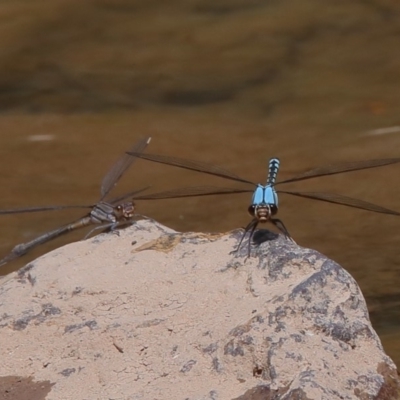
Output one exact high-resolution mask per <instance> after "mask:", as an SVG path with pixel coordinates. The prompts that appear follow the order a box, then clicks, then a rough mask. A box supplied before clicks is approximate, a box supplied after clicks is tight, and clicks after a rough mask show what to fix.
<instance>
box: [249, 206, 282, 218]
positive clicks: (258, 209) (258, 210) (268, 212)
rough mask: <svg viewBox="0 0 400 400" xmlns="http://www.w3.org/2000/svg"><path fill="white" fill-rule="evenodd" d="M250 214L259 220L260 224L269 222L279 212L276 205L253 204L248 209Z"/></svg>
mask: <svg viewBox="0 0 400 400" xmlns="http://www.w3.org/2000/svg"><path fill="white" fill-rule="evenodd" d="M248 212H249V214H250V215H251V216H252V217H254V218H257V220H258V221H260V222H267V221H268V220H269V219H270V218H271V217H272V216H273V215H275V214H276V213H277V212H278V207H277V206H276V205H275V204H259V205H255V204H252V205H251V206H250V207H249V208H248Z"/></svg>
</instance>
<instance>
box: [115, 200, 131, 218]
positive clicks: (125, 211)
mask: <svg viewBox="0 0 400 400" xmlns="http://www.w3.org/2000/svg"><path fill="white" fill-rule="evenodd" d="M114 213H115V217H116V218H117V220H118V219H121V218H125V219H131V218H132V217H133V216H134V214H135V204H134V203H133V202H130V203H122V204H118V205H117V206H116V207H115V209H114Z"/></svg>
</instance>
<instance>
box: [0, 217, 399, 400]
mask: <svg viewBox="0 0 400 400" xmlns="http://www.w3.org/2000/svg"><path fill="white" fill-rule="evenodd" d="M241 234H242V231H235V232H231V233H227V234H204V233H177V232H175V231H173V230H171V229H168V228H166V227H164V226H162V225H159V224H157V223H155V222H154V221H151V220H142V221H139V222H137V223H136V224H134V225H133V226H132V227H130V228H128V229H125V230H122V231H120V232H119V235H117V234H115V233H109V234H104V235H99V236H96V237H95V238H92V239H89V240H86V241H82V242H78V243H73V244H70V245H67V246H64V247H62V248H60V249H57V250H55V251H53V252H51V253H49V254H47V255H45V256H43V257H41V258H40V259H38V260H36V261H35V262H33V263H31V264H29V265H27V266H26V267H24V268H23V269H21V270H20V271H18V272H17V273H12V274H10V275H8V276H6V277H4V278H3V279H1V280H0V340H1V350H0V351H1V354H0V360H1V363H0V373H1V378H0V390H1V392H0V398H1V399H15V400H18V399H24V398H27V399H33V400H40V399H47V400H60V399H62V400H69V399H71V400H72V399H73V400H80V399H87V400H93V399H101V400H103V399H104V400H106V399H114V400H134V399H135V400H136V399H145V400H153V399H157V400H164V399H166V400H169V399H171V400H175V399H177V400H179V399H181V400H186V399H187V400H231V399H236V400H239V399H240V400H264V399H275V400H278V399H286V400H289V399H313V400H314V399H315V400H317V399H318V400H319V399H324V400H325V399H326V400H334V399H397V398H399V393H400V385H399V381H398V378H397V370H396V366H395V365H394V363H393V361H392V360H391V359H390V358H389V357H388V356H387V355H386V354H385V352H384V350H383V348H382V345H381V342H380V340H379V338H378V336H377V334H376V333H375V331H374V330H373V328H372V327H371V323H370V321H369V317H368V311H367V307H366V304H365V300H364V298H363V296H362V293H361V291H360V289H359V287H358V285H357V283H356V282H355V281H354V279H353V278H352V277H351V276H350V275H349V274H348V273H347V272H346V271H345V270H344V269H343V268H341V267H340V266H339V265H338V264H336V263H335V262H333V261H331V260H329V259H327V258H326V257H324V256H323V255H321V254H320V253H318V252H316V251H314V250H310V249H306V248H301V247H299V246H297V245H296V244H295V243H293V242H291V241H289V240H286V239H285V238H283V237H282V236H278V235H275V234H271V233H268V231H259V232H258V233H257V235H256V241H257V242H258V243H260V242H262V244H260V245H259V246H253V248H252V256H251V257H249V258H247V259H246V256H247V245H246V243H245V244H244V246H243V248H242V249H241V250H240V252H239V254H230V252H231V251H232V250H233V249H234V247H235V246H236V245H237V243H238V239H239V238H240V235H241ZM135 242H136V243H135ZM132 243H134V244H132ZM6 390H8V392H7V391H6ZM18 390H19V391H18ZM23 390H25V392H23ZM21 393H31V394H30V395H29V396H28V397H24V396H23V395H21ZM1 396H3V397H1ZM7 396H8V397H7Z"/></svg>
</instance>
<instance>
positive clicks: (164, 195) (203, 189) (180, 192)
mask: <svg viewBox="0 0 400 400" xmlns="http://www.w3.org/2000/svg"><path fill="white" fill-rule="evenodd" d="M248 192H251V193H252V192H253V190H252V189H233V188H219V187H214V186H193V187H185V188H180V189H173V190H167V191H165V192H159V193H153V194H149V195H147V196H138V197H136V199H138V200H156V199H177V198H180V197H195V196H213V195H220V194H233V193H248Z"/></svg>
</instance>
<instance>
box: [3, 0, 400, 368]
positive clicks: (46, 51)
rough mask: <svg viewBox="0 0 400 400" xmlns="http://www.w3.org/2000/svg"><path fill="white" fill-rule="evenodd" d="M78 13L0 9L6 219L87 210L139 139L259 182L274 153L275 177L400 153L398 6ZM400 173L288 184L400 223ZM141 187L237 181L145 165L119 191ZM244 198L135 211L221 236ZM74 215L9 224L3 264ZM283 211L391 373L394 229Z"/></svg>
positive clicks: (102, 7) (350, 216) (112, 7)
mask: <svg viewBox="0 0 400 400" xmlns="http://www.w3.org/2000/svg"><path fill="white" fill-rule="evenodd" d="M82 4H83V3H82V2H78V1H57V2H54V1H53V0H51V1H50V0H43V1H37V2H34V3H32V2H30V1H24V0H20V1H13V2H3V3H2V4H1V5H0V18H1V20H2V23H1V24H0V29H1V35H0V43H1V46H0V52H1V53H0V54H1V58H0V88H1V90H0V110H1V111H2V113H1V114H0V129H1V135H0V155H1V159H2V164H1V165H2V167H0V184H1V187H2V192H1V194H2V196H1V200H0V207H1V208H10V207H20V206H26V205H47V204H76V203H82V204H86V203H88V204H92V203H94V202H96V201H97V199H98V197H99V186H100V182H101V178H102V176H103V175H104V174H105V173H106V172H107V170H108V168H109V167H110V166H111V165H112V163H113V161H115V160H116V158H118V156H119V155H120V154H122V153H123V152H124V151H125V150H126V149H128V148H129V147H130V146H131V145H132V144H133V143H134V142H135V141H136V140H137V139H138V138H140V137H143V136H146V135H149V136H152V137H153V141H152V143H151V146H150V147H149V152H152V153H162V154H169V155H176V156H184V157H187V158H193V159H198V160H202V161H205V162H210V163H215V164H219V165H222V166H224V167H225V168H226V169H230V170H232V171H234V172H236V173H237V174H239V175H242V176H243V177H245V178H248V179H250V180H255V181H259V182H261V183H262V182H264V181H265V178H266V168H267V162H268V158H269V157H271V156H277V157H279V158H280V159H281V171H280V174H279V177H280V178H281V179H284V178H288V177H290V176H292V175H294V174H295V173H296V172H299V171H302V170H304V169H306V168H309V167H314V166H318V165H322V164H327V163H331V162H341V161H350V160H362V159H369V158H385V157H399V156H400V128H398V126H399V125H400V116H399V115H400V114H399V109H400V95H399V83H400V73H399V71H400V53H399V51H398V49H399V45H400V12H399V11H400V7H399V6H398V2H397V1H394V0H382V1H380V0H377V1H373V0H364V1H362V0H360V1H356V2H348V1H336V2H330V3H329V4H328V3H325V4H324V6H323V7H321V3H320V2H318V1H312V0H302V1H296V0H287V1H279V2H278V1H268V2H266V1H260V0H246V1H244V0H230V1H218V2H216V1H211V0H210V1H206V0H202V1H200V0H197V1H194V0H193V1H189V0H175V1H169V2H168V5H166V4H165V2H162V1H158V2H157V1H150V0H149V1H146V2H143V1H127V0H102V1H100V0H98V1H87V2H85V3H84V5H82ZM388 128H390V129H388ZM399 175H400V165H398V166H396V165H395V166H391V167H385V168H379V169H376V170H368V171H364V172H355V173H349V174H344V175H339V176H333V177H326V178H321V179H316V180H315V181H308V182H304V184H300V183H299V184H297V185H296V184H293V185H292V186H289V185H287V187H288V188H289V187H293V188H298V189H299V190H318V191H332V192H338V193H342V194H345V195H348V196H353V197H358V198H362V199H365V200H368V201H371V202H375V203H378V204H380V205H383V206H386V207H389V208H393V209H396V210H398V211H400V188H399ZM149 184H150V185H152V189H154V191H159V190H164V189H170V188H173V187H182V186H187V185H202V184H207V185H216V186H219V185H221V186H232V183H231V182H229V181H224V180H222V179H218V178H215V179H214V178H212V177H210V176H203V175H201V174H197V173H191V172H189V171H182V170H178V169H176V168H169V167H165V166H161V165H155V164H152V163H148V162H145V161H138V162H137V164H136V165H135V166H134V168H132V170H131V171H129V173H127V175H126V176H125V177H124V178H123V180H121V182H120V184H119V185H118V188H117V189H116V192H118V193H123V192H124V191H128V190H133V189H135V188H141V187H144V186H147V185H149ZM233 186H235V185H234V184H233ZM249 197H250V196H249V195H234V196H219V197H209V198H194V199H186V200H181V201H177V200H174V201H172V200H168V201H152V202H138V204H137V206H138V211H139V212H140V213H143V214H146V215H149V216H151V217H153V218H155V219H157V220H158V221H160V222H161V223H163V224H166V225H168V226H170V227H172V228H175V229H177V230H195V231H225V230H230V229H235V228H237V227H240V226H244V225H245V224H247V222H248V220H249V217H248V215H247V213H246V209H247V206H248V203H249V200H250V198H249ZM80 215H81V214H80V213H79V212H63V213H60V212H52V213H44V214H40V215H39V214H37V215H20V216H2V217H1V221H2V223H1V225H0V239H1V240H0V251H1V254H6V253H7V252H8V251H9V250H10V249H11V248H12V247H13V246H14V245H15V244H17V243H20V242H25V241H27V240H29V239H31V238H33V237H34V236H35V235H38V234H40V233H42V232H44V231H46V230H50V229H52V228H54V227H57V226H59V225H61V224H63V223H65V222H69V221H70V220H73V219H75V218H77V217H79V216H80ZM279 216H280V218H281V219H282V220H283V221H284V222H285V224H286V226H287V227H288V229H289V231H290V233H291V234H292V236H293V237H294V238H295V240H296V241H297V243H299V244H300V245H302V246H306V247H311V248H314V249H317V250H319V251H320V252H322V253H324V254H326V255H327V256H329V257H331V258H333V259H334V260H336V261H337V262H339V263H340V264H341V265H342V266H343V267H344V268H346V269H347V270H348V271H349V272H350V273H351V274H352V275H353V276H354V277H355V278H356V280H357V281H358V283H359V284H360V286H361V288H362V290H363V293H364V295H365V296H366V298H367V301H368V304H369V308H370V311H371V319H372V322H373V325H374V327H375V328H376V330H377V331H378V333H379V334H380V336H381V338H382V341H383V343H384V346H385V349H386V351H387V352H388V353H389V355H391V356H392V357H393V358H394V360H395V361H396V362H397V363H399V362H400V340H399V332H400V312H399V311H398V310H399V307H398V306H399V303H400V289H399V288H400V273H399V272H400V271H399V270H400V251H399V243H400V218H396V217H391V216H385V215H379V214H374V213H368V212H364V211H359V210H355V209H350V208H349V209H348V208H345V207H340V206H334V205H329V204H323V203H321V204H318V202H315V201H310V200H301V199H296V198H286V197H284V196H282V197H281V198H280V211H279ZM83 235H84V233H82V232H78V233H75V234H71V235H69V236H66V237H64V238H61V239H59V240H57V241H55V242H53V243H52V244H50V245H48V246H43V247H42V248H40V249H37V250H36V251H34V252H32V253H31V254H29V256H26V257H24V258H23V259H21V260H19V261H18V262H14V263H10V264H9V265H7V266H6V267H5V268H4V267H3V269H2V272H3V273H6V272H9V271H11V270H15V269H17V268H19V267H20V266H22V265H23V264H25V263H26V262H29V261H30V260H32V259H33V258H34V257H37V256H39V255H41V254H43V252H46V251H50V250H51V249H53V248H55V247H57V246H60V245H63V244H65V243H68V242H69V241H73V240H80V239H81V238H82V236H83ZM66 273H68V271H66Z"/></svg>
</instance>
